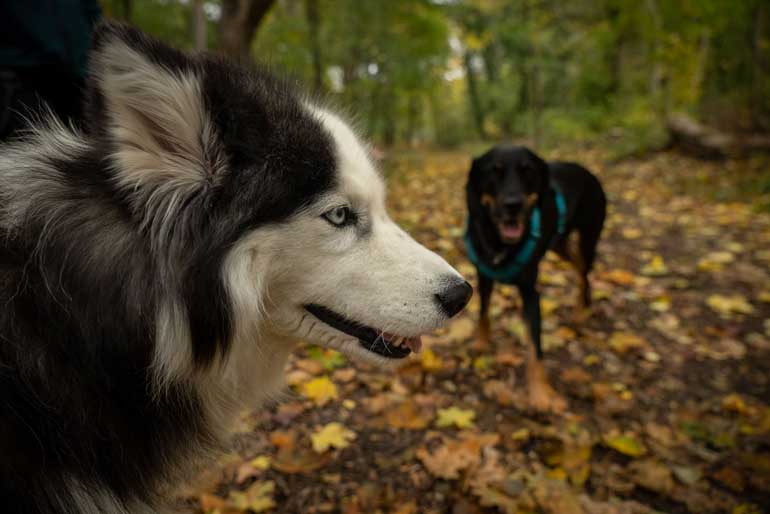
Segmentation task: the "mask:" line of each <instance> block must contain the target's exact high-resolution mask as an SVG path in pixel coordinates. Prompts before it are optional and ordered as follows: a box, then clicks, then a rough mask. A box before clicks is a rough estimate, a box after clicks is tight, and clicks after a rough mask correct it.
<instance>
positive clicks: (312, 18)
mask: <svg viewBox="0 0 770 514" xmlns="http://www.w3.org/2000/svg"><path fill="white" fill-rule="evenodd" d="M305 17H306V18H307V26H308V33H309V36H310V41H309V43H310V55H311V57H312V59H313V89H314V90H315V92H316V93H320V92H321V91H322V89H323V66H322V64H321V38H320V34H319V32H320V27H321V18H320V16H319V14H318V0H305Z"/></svg>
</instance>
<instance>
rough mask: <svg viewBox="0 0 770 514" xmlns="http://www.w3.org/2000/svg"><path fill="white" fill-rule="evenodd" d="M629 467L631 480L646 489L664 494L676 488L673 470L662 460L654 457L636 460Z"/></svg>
mask: <svg viewBox="0 0 770 514" xmlns="http://www.w3.org/2000/svg"><path fill="white" fill-rule="evenodd" d="M628 469H629V471H630V476H631V480H633V481H634V483H636V484H638V485H640V486H642V487H644V488H645V489H649V490H650V491H654V492H656V493H658V494H664V495H668V494H670V493H671V491H672V490H673V489H674V479H673V478H672V476H671V470H670V469H669V468H668V466H666V465H665V464H663V463H662V462H659V461H657V460H653V459H644V460H639V461H634V462H632V463H631V464H630V465H629V467H628Z"/></svg>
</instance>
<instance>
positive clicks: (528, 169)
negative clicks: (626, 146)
mask: <svg viewBox="0 0 770 514" xmlns="http://www.w3.org/2000/svg"><path fill="white" fill-rule="evenodd" d="M466 194H467V201H468V228H467V233H466V235H465V246H466V249H467V252H468V256H469V258H470V260H471V261H472V262H473V263H474V264H475V265H476V270H477V272H478V279H479V291H480V294H479V298H480V299H481V313H480V318H479V336H478V342H477V344H478V346H480V347H482V348H483V347H486V346H488V345H489V317H488V309H489V298H490V296H491V294H492V289H493V287H494V283H495V282H501V283H504V284H513V285H516V286H517V287H518V289H519V293H520V294H521V298H522V300H523V304H524V318H525V321H526V322H527V325H528V328H529V336H530V338H531V343H532V344H531V350H532V352H531V355H530V358H529V360H528V363H527V382H528V387H529V399H530V404H531V405H532V407H534V408H535V409H537V410H552V411H560V410H563V409H564V407H565V406H566V402H565V401H564V399H563V398H561V397H560V396H558V395H557V394H556V392H555V391H554V390H553V388H551V387H550V385H549V384H548V381H547V378H546V375H545V371H544V370H543V367H542V363H541V362H540V359H541V357H542V349H541V347H540V324H541V321H540V295H539V293H538V291H537V287H536V286H537V274H538V265H539V263H540V260H541V259H542V258H543V256H544V255H545V253H546V252H547V251H548V250H553V251H555V252H556V253H557V254H559V255H560V256H561V257H562V258H564V259H565V260H567V261H569V262H570V263H571V264H572V265H573V266H574V267H575V269H576V270H577V272H578V274H579V277H580V294H579V298H578V310H577V313H578V315H579V316H584V315H585V313H586V312H587V310H588V306H589V304H590V301H591V291H590V286H589V283H588V273H589V272H590V271H591V268H592V266H593V263H594V259H595V257H596V246H597V243H598V242H599V236H600V235H601V231H602V226H603V225H604V218H605V214H606V207H607V200H606V197H605V195H604V190H603V189H602V186H601V184H600V183H599V180H598V179H597V178H596V177H595V176H594V175H593V174H591V172H589V171H588V170H586V169H585V168H583V167H582V166H579V165H577V164H572V163H561V162H551V163H546V162H545V161H543V160H542V159H541V158H540V157H538V156H537V155H535V153H533V152H532V151H530V150H529V149H527V148H523V147H515V146H496V147H494V148H492V149H491V150H489V151H488V152H487V153H485V154H484V155H482V156H481V157H479V158H477V159H474V160H473V165H472V167H471V171H470V175H469V177H468V184H467V186H466Z"/></svg>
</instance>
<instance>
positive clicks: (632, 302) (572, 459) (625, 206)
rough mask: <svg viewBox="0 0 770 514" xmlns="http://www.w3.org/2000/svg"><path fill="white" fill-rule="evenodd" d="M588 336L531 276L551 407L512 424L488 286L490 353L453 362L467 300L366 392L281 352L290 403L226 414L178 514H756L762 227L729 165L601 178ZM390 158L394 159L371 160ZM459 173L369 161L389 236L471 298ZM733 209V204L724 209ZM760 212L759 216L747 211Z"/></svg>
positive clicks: (498, 318)
mask: <svg viewBox="0 0 770 514" xmlns="http://www.w3.org/2000/svg"><path fill="white" fill-rule="evenodd" d="M548 157H549V158H556V157H559V158H565V159H570V160H576V161H578V162H581V163H583V164H584V165H586V166H587V167H588V168H589V169H592V170H594V171H595V172H596V173H597V174H598V175H599V176H600V178H601V179H602V181H603V182H604V184H605V187H606V189H607V192H608V197H609V205H610V207H609V217H608V222H607V224H606V226H605V232H604V236H603V240H602V242H601V244H600V250H599V259H598V263H597V266H596V269H595V271H594V273H593V275H592V284H593V288H594V289H593V297H594V307H593V315H592V317H591V318H590V319H588V320H587V321H586V322H584V323H583V324H581V325H579V326H576V325H573V324H572V323H571V322H570V321H569V320H570V318H571V314H572V305H573V300H574V297H575V294H576V281H575V280H574V275H573V274H572V271H571V270H570V268H569V267H568V266H567V265H565V264H563V263H561V262H560V261H558V260H557V259H556V258H555V257H554V256H550V257H549V258H548V259H547V260H546V261H545V262H544V263H543V264H542V266H541V279H540V288H541V293H542V295H543V313H544V315H543V317H544V347H545V360H544V362H545V366H546V369H547V371H548V374H549V376H550V377H551V381H552V383H553V385H554V386H555V388H556V389H557V390H558V391H559V392H561V393H562V394H563V395H564V396H566V398H567V400H568V403H569V408H568V410H567V412H566V413H564V414H560V415H555V414H554V415H543V414H535V413H532V412H529V411H528V409H527V405H526V401H525V400H526V396H525V388H524V384H525V378H524V362H525V361H524V356H525V354H526V347H525V346H524V345H523V342H521V338H520V334H521V333H522V330H523V324H522V321H521V319H520V317H519V314H518V312H519V304H518V303H519V300H518V298H517V295H516V293H515V291H514V290H513V289H511V288H509V287H500V286H498V288H497V290H496V291H495V294H494V296H493V301H492V311H491V312H492V325H493V338H492V340H493V342H494V343H495V344H496V345H497V350H496V351H493V352H485V353H480V352H477V351H474V350H473V349H471V343H472V342H473V340H474V332H475V320H476V316H477V313H478V298H474V299H473V300H472V302H471V305H470V306H469V308H468V309H466V311H465V312H464V313H463V314H461V315H460V316H458V317H457V318H456V319H455V320H453V322H452V323H451V324H450V325H449V326H448V327H447V328H446V329H445V330H443V331H440V332H437V333H436V334H435V335H434V336H431V337H428V338H425V343H426V344H425V347H424V349H423V351H422V353H421V354H419V355H416V356H412V357H410V358H409V359H408V362H407V363H406V364H405V365H404V366H403V367H402V368H400V370H398V371H395V372H394V371H390V372H381V371H378V370H376V369H374V368H371V367H367V366H362V365H359V364H356V363H350V362H348V361H346V359H345V358H343V357H342V356H341V355H339V354H336V353H334V352H330V351H324V350H321V349H318V348H312V347H302V348H301V349H300V351H299V352H297V354H296V356H295V357H293V358H292V360H291V362H290V364H289V367H288V369H287V379H288V384H289V387H290V393H289V394H288V395H287V398H286V399H285V401H282V402H281V403H279V404H278V405H275V406H273V407H271V408H268V409H265V410H263V411H260V412H259V413H251V414H249V415H245V416H244V417H243V419H242V421H241V423H240V425H239V427H238V435H237V436H236V438H235V441H234V444H233V447H232V451H231V452H230V453H229V454H227V455H225V456H224V457H223V458H222V459H221V460H220V462H219V466H218V467H215V468H212V469H210V470H208V471H207V472H205V473H204V475H203V476H202V477H201V480H200V482H199V485H198V486H196V488H195V489H191V490H189V491H188V492H187V493H186V494H185V495H184V498H183V499H181V500H180V505H183V506H187V507H188V508H189V510H190V511H191V512H219V513H220V514H234V513H241V512H249V511H253V512H267V511H271V512H280V513H303V514H307V513H316V512H341V513H345V514H358V513H365V514H369V513H380V512H381V513H391V514H416V513H426V514H427V513H451V514H479V513H492V512H503V513H508V514H512V513H553V514H581V513H582V514H626V513H628V514H632V513H633V514H636V513H640V514H641V513H650V512H670V513H686V512H691V513H697V514H702V513H711V512H727V513H732V514H757V513H763V512H764V513H770V406H769V405H768V403H770V373H769V372H768V371H769V370H770V273H769V272H768V269H770V216H769V215H767V214H762V213H758V212H757V208H756V206H757V205H758V202H759V201H761V199H757V198H754V199H748V198H747V199H745V200H744V201H740V202H730V203H727V202H724V201H719V200H717V199H715V198H719V197H720V196H722V197H724V195H722V194H721V192H722V190H723V188H725V187H728V186H727V185H725V184H727V183H728V182H729V181H731V180H733V179H734V178H735V177H736V176H737V175H740V173H741V170H740V168H741V167H742V166H744V164H745V163H741V162H734V161H728V162H723V163H703V162H701V161H697V160H692V159H689V158H685V157H682V156H679V155H677V154H673V153H660V154H655V155H651V156H646V157H644V158H643V159H639V160H628V161H622V162H619V163H610V162H609V161H607V160H606V155H605V154H603V153H602V152H601V151H599V150H595V149H582V150H579V151H576V152H574V153H571V154H569V155H566V154H563V155H558V154H555V153H551V154H549V155H548ZM391 159H394V158H393V157H391ZM468 165H469V158H468V156H467V154H464V153H461V152H409V153H408V154H407V155H405V156H403V157H401V158H399V159H397V160H391V161H390V162H389V163H388V166H387V168H388V169H389V173H388V175H389V182H390V191H389V203H390V209H391V214H392V215H393V217H394V219H395V220H396V221H397V222H399V223H401V224H402V225H403V226H404V227H405V229H406V230H408V231H409V232H410V233H411V234H412V235H413V236H414V237H415V238H416V239H417V240H418V241H420V242H421V243H423V244H425V245H426V246H428V247H429V248H431V249H433V250H435V251H436V252H438V253H440V254H441V255H443V256H444V257H445V258H446V259H447V260H448V261H449V262H450V263H451V264H453V265H454V266H456V267H457V268H458V269H459V270H460V271H461V272H462V273H463V274H464V275H465V276H466V277H468V278H469V280H471V281H475V277H474V273H473V268H472V267H471V266H470V264H469V263H468V261H467V260H466V259H465V257H464V252H463V249H462V242H461V237H462V229H463V224H464V217H465V200H464V186H465V179H466V173H467V169H468ZM737 197H738V198H740V195H737ZM765 200H766V199H765Z"/></svg>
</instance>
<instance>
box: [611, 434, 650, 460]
mask: <svg viewBox="0 0 770 514" xmlns="http://www.w3.org/2000/svg"><path fill="white" fill-rule="evenodd" d="M604 444H606V445H607V446H609V447H610V448H612V449H613V450H616V451H618V452H620V453H622V454H623V455H628V456H629V457H640V456H642V455H644V454H645V453H647V449H646V448H645V447H644V445H643V444H642V443H641V442H640V441H639V440H638V439H637V438H636V437H635V436H634V435H631V434H625V435H621V434H615V435H608V436H605V437H604Z"/></svg>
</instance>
